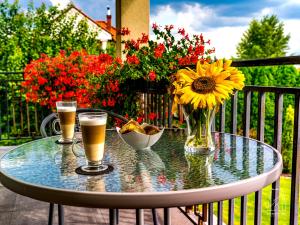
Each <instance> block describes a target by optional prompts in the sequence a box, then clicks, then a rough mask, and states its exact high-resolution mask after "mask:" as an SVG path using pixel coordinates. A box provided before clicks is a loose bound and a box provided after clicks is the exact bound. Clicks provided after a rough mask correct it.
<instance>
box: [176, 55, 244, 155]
mask: <svg viewBox="0 0 300 225" xmlns="http://www.w3.org/2000/svg"><path fill="white" fill-rule="evenodd" d="M230 65H231V61H230V60H217V61H215V62H212V63H208V62H206V61H203V62H201V61H198V62H197V65H196V71H194V70H192V69H190V68H186V69H180V70H178V72H177V74H176V76H175V81H174V82H173V86H174V90H173V94H174V104H173V109H172V110H173V112H174V111H176V110H177V106H178V104H180V105H182V106H183V113H184V117H185V120H186V123H187V129H188V137H187V140H186V143H185V150H186V151H187V152H206V153H207V152H210V151H212V150H214V149H215V147H214V143H213V140H212V135H211V125H212V121H213V119H214V115H215V112H216V109H217V106H219V105H220V104H223V102H224V101H225V100H226V99H228V98H229V97H230V95H232V94H233V93H234V91H235V90H241V89H242V88H243V87H244V80H245V77H244V75H243V74H242V73H241V72H240V71H239V70H238V69H237V68H235V67H231V66H230Z"/></svg>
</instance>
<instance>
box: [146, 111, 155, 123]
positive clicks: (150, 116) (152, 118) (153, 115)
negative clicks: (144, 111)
mask: <svg viewBox="0 0 300 225" xmlns="http://www.w3.org/2000/svg"><path fill="white" fill-rule="evenodd" d="M156 117H157V115H156V113H154V112H152V113H149V115H148V118H149V120H152V121H153V120H155V119H156Z"/></svg>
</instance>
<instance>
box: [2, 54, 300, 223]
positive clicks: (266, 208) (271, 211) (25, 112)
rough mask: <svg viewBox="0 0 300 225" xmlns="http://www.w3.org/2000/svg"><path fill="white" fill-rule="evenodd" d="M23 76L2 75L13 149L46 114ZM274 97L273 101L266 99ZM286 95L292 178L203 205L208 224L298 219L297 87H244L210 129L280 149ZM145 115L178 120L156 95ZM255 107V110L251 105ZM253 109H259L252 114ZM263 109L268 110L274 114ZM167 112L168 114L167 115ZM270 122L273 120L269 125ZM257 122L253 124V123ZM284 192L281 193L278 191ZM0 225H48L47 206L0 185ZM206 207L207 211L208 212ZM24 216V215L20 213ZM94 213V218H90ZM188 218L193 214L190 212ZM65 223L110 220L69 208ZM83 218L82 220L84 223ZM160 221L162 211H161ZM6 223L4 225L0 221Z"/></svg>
mask: <svg viewBox="0 0 300 225" xmlns="http://www.w3.org/2000/svg"><path fill="white" fill-rule="evenodd" d="M297 64H300V56H291V57H282V58H274V59H262V60H247V61H236V62H234V63H233V65H234V66H237V67H253V66H272V65H297ZM22 80H23V73H22V72H0V88H1V89H0V92H1V99H0V103H1V105H0V106H1V109H0V125H1V126H0V140H1V145H7V144H13V145H17V144H20V143H22V142H25V141H28V140H32V139H36V138H40V133H39V126H40V123H41V120H42V119H43V118H44V117H45V116H46V115H47V114H49V111H48V110H47V109H44V108H41V107H40V106H38V105H33V104H31V103H27V102H26V101H25V100H24V98H23V97H22V94H21V91H20V90H21V86H20V84H21V82H22ZM267 96H272V98H270V99H273V101H272V102H266V97H267ZM286 97H288V98H289V99H292V100H293V105H292V107H293V109H294V115H293V118H292V120H293V124H294V126H293V132H292V134H293V135H292V137H291V138H292V143H291V148H292V157H291V158H292V159H291V174H284V176H282V178H281V181H279V180H278V181H276V182H275V183H273V184H272V185H271V186H270V187H267V188H265V189H264V190H259V191H257V192H255V193H253V194H251V195H249V196H241V197H240V198H236V199H229V200H228V201H222V202H217V203H210V204H208V205H204V206H202V209H201V210H203V209H204V210H203V211H204V214H203V215H202V216H201V218H203V217H204V220H205V221H206V222H207V224H222V223H225V224H230V225H233V224H243V225H244V224H253V223H254V224H272V225H273V224H274V225H275V224H280V225H281V224H282V225H284V224H290V225H296V224H298V221H299V216H298V210H299V178H300V155H299V154H300V153H299V152H300V87H269V86H246V87H245V88H244V90H243V91H242V92H240V93H235V94H234V95H233V97H232V98H231V100H230V101H228V102H226V104H224V105H222V106H221V108H220V110H219V113H218V115H217V117H216V120H215V123H214V129H215V130H216V131H220V132H230V133H233V134H242V135H243V136H246V137H252V138H256V139H258V140H260V141H266V142H268V143H269V144H271V145H272V146H273V147H275V148H276V149H278V150H279V151H281V150H282V142H283V140H284V139H285V138H286V137H283V136H282V134H283V125H284V115H283V111H284V106H285V105H284V103H285V99H286ZM142 98H143V101H144V112H145V114H147V113H149V112H157V114H158V115H160V116H159V117H158V119H157V120H156V121H155V123H156V124H158V125H163V126H166V127H172V126H173V125H174V121H176V120H182V118H183V116H182V112H180V111H179V113H178V115H177V117H176V118H173V116H172V114H171V106H172V99H171V98H170V97H169V95H167V94H156V93H154V92H151V93H144V94H142ZM253 105H256V106H257V107H253ZM254 108H257V109H258V110H257V111H254ZM266 111H268V112H270V111H272V115H271V116H270V114H268V115H269V116H268V118H266ZM166 112H167V113H166ZM270 118H271V120H272V121H270ZM254 119H255V121H253V120H254ZM266 124H267V125H268V126H270V124H271V126H272V132H271V133H270V134H268V138H266V134H265V130H266ZM2 149H3V150H2ZM5 149H6V147H1V148H0V154H1V153H2V152H4V151H6V150H5ZM282 190H284V191H282ZM286 191H290V192H286ZM0 192H1V195H0V196H1V197H0V224H2V223H3V224H46V219H47V216H46V214H47V205H46V204H45V203H41V202H37V201H35V200H31V199H28V198H24V197H21V196H18V195H15V194H13V193H12V192H10V191H8V190H6V189H5V188H4V187H1V186H0ZM206 209H207V210H206ZM19 212H22V213H19ZM172 212H173V217H175V218H176V219H173V223H172V224H188V223H189V220H188V219H187V218H186V217H185V216H184V214H185V211H183V212H182V211H179V210H178V209H173V211H172ZM133 213H134V211H132V210H124V211H121V218H122V217H123V218H126V220H124V221H123V220H121V224H134V222H133V221H134V219H135V215H134V214H133ZM94 215H97V216H94ZM189 216H190V217H191V218H192V219H195V220H196V219H197V216H196V215H193V213H190V214H189ZM65 218H66V223H67V224H68V223H71V224H76V223H77V224H83V223H84V224H96V223H97V224H105V223H107V221H108V211H107V210H91V209H84V210H82V209H81V208H74V207H70V208H67V210H66V217H65ZM83 218H84V219H83ZM145 218H146V220H147V221H151V219H152V218H151V212H150V211H146V213H145ZM159 218H162V213H161V212H159ZM3 221H5V222H3Z"/></svg>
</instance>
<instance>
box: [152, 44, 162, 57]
mask: <svg viewBox="0 0 300 225" xmlns="http://www.w3.org/2000/svg"><path fill="white" fill-rule="evenodd" d="M164 52H165V46H164V45H163V44H158V45H157V47H156V48H155V49H154V56H155V57H156V58H161V57H162V55H163V53H164Z"/></svg>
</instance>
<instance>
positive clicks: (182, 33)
mask: <svg viewBox="0 0 300 225" xmlns="http://www.w3.org/2000/svg"><path fill="white" fill-rule="evenodd" d="M178 33H179V34H181V35H182V36H185V30H184V28H179V29H178Z"/></svg>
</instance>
